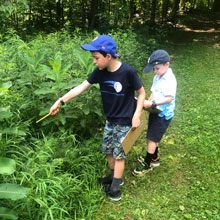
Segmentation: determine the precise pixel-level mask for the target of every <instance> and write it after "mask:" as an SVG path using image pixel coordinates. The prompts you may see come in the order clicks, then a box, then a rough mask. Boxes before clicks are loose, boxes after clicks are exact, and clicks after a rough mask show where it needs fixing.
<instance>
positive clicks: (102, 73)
mask: <svg viewBox="0 0 220 220" xmlns="http://www.w3.org/2000/svg"><path fill="white" fill-rule="evenodd" d="M81 47H82V48H83V49H84V50H87V51H91V53H92V56H93V63H94V64H95V65H96V69H95V70H94V71H93V72H92V74H91V75H90V76H89V77H88V78H87V80H85V81H84V82H83V83H82V84H80V85H79V86H77V87H75V88H73V89H72V90H70V91H69V92H68V93H66V94H65V95H64V96H63V97H61V98H59V99H58V100H57V101H56V102H55V103H54V105H53V106H52V107H51V109H50V114H51V115H54V114H56V113H58V111H59V108H60V106H61V105H62V104H64V103H65V102H67V101H69V100H70V99H72V98H74V97H76V96H78V95H80V94H81V93H82V92H84V91H85V90H86V89H88V88H89V87H90V86H91V85H92V84H94V83H98V84H99V85H100V92H101V97H102V103H103V108H104V113H105V115H106V118H107V120H106V125H105V129H104V135H103V144H102V152H103V153H104V154H106V158H107V161H108V165H109V168H110V170H111V174H110V175H109V176H106V177H104V178H101V179H100V182H101V183H103V184H104V185H106V184H107V185H109V189H108V194H109V195H110V198H111V199H112V200H114V201H119V200H120V199H121V192H120V185H122V184H123V179H122V176H123V172H124V167H125V158H126V155H125V153H124V150H123V147H122V145H121V142H122V140H123V139H124V137H125V136H126V134H127V132H128V131H129V129H130V128H131V127H132V128H133V129H135V128H137V127H138V126H139V125H140V115H141V111H142V108H143V104H144V100H145V90H144V87H143V85H142V83H141V81H140V79H139V77H138V75H137V73H136V71H135V69H134V68H132V67H131V66H129V65H127V64H125V63H122V62H120V61H119V60H118V59H117V57H118V55H117V49H116V43H115V41H114V40H113V39H112V38H111V37H110V36H108V35H100V36H98V37H96V38H95V39H94V40H93V41H92V42H91V43H90V44H88V45H81ZM135 91H137V93H138V99H137V102H136V100H135V98H134V97H135V94H134V93H135Z"/></svg>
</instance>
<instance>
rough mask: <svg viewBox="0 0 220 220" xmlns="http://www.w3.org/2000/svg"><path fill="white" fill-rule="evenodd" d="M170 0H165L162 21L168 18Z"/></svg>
mask: <svg viewBox="0 0 220 220" xmlns="http://www.w3.org/2000/svg"><path fill="white" fill-rule="evenodd" d="M168 6H169V0H163V8H162V23H163V22H164V21H166V19H167V12H168Z"/></svg>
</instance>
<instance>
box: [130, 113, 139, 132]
mask: <svg viewBox="0 0 220 220" xmlns="http://www.w3.org/2000/svg"><path fill="white" fill-rule="evenodd" d="M140 124H141V120H140V116H139V115H136V114H134V116H133V118H132V130H135V129H136V128H137V127H139V126H140Z"/></svg>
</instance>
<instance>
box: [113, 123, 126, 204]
mask: <svg viewBox="0 0 220 220" xmlns="http://www.w3.org/2000/svg"><path fill="white" fill-rule="evenodd" d="M129 129H130V126H122V125H116V126H115V129H114V134H113V140H112V144H111V147H112V155H113V157H114V159H115V164H114V177H113V180H112V184H111V187H110V198H111V199H112V200H114V201H119V200H121V192H120V186H121V185H123V183H124V182H123V179H122V177H123V172H124V168H125V158H126V155H125V154H124V150H123V147H122V144H121V142H122V140H123V139H124V138H125V136H126V134H127V132H128V131H129Z"/></svg>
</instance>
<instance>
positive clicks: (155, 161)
mask: <svg viewBox="0 0 220 220" xmlns="http://www.w3.org/2000/svg"><path fill="white" fill-rule="evenodd" d="M138 162H139V163H143V162H144V157H143V156H139V157H138ZM151 164H152V167H159V166H160V158H159V157H157V158H156V159H152V160H151Z"/></svg>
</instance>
